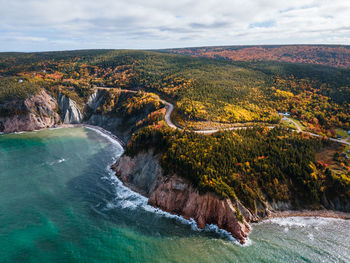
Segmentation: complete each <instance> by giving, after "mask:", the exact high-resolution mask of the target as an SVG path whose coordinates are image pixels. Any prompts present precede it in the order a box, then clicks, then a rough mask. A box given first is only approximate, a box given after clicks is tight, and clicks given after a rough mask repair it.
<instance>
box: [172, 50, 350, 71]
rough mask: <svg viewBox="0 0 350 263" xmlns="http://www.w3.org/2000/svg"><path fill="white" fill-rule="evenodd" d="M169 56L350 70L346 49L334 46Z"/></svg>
mask: <svg viewBox="0 0 350 263" xmlns="http://www.w3.org/2000/svg"><path fill="white" fill-rule="evenodd" d="M166 51H167V52H169V53H176V54H183V55H191V56H195V57H209V58H216V59H225V60H232V61H266V60H270V61H279V62H291V63H305V64H318V65H325V66H331V67H339V68H349V67H350V46H340V45H339V46H335V45H285V46H283V45H277V46H264V45H262V46H222V47H195V48H179V49H168V50H166Z"/></svg>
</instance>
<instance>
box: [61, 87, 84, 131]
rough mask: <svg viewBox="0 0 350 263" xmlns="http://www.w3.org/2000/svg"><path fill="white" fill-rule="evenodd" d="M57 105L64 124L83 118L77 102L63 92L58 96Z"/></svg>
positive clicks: (75, 122) (78, 121)
mask: <svg viewBox="0 0 350 263" xmlns="http://www.w3.org/2000/svg"><path fill="white" fill-rule="evenodd" d="M58 107H59V109H60V112H61V117H62V122H63V123H65V124H69V123H71V124H77V123H81V122H82V120H83V115H82V114H81V112H80V110H79V108H78V106H77V104H76V103H75V101H73V100H72V99H70V98H68V97H67V96H65V95H63V94H59V96H58Z"/></svg>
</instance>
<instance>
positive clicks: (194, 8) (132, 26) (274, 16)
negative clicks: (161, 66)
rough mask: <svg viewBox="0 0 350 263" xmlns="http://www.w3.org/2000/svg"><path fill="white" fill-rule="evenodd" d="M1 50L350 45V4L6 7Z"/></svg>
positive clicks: (270, 0) (63, 1)
mask: <svg viewBox="0 0 350 263" xmlns="http://www.w3.org/2000/svg"><path fill="white" fill-rule="evenodd" d="M0 6H1V8H0V51H49V50H73V49H95V48H98V49H105V48H107V49H159V48H176V47H191V46H192V47H195V46H218V45H261V44H345V45H350V18H349V16H350V0H176V1H174V0H74V1H73V0H0Z"/></svg>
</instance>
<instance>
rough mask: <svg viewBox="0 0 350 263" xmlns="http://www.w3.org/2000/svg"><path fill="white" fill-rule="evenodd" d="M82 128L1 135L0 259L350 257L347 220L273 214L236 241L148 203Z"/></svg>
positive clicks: (103, 144)
mask: <svg viewBox="0 0 350 263" xmlns="http://www.w3.org/2000/svg"><path fill="white" fill-rule="evenodd" d="M121 152H122V150H121V148H120V147H119V146H118V145H116V144H113V143H111V141H109V140H108V139H107V138H105V137H103V136H101V135H100V134H98V133H96V132H95V131H92V130H88V129H83V128H71V129H57V130H45V131H39V132H33V133H23V134H11V135H1V136H0V262H350V222H348V221H344V220H335V219H313V218H289V219H274V220H270V221H268V222H264V223H260V224H257V225H254V226H253V231H252V233H251V234H250V236H249V237H250V240H249V242H248V245H246V246H243V247H242V246H240V245H238V244H237V243H236V242H234V241H233V240H232V238H230V237H229V236H228V235H227V234H225V233H224V232H222V231H221V232H220V231H217V229H216V228H215V227H213V226H211V227H208V228H207V229H206V230H205V231H198V230H197V229H196V227H195V225H194V224H193V223H192V222H189V221H185V220H183V219H181V218H179V217H176V216H170V215H167V214H165V213H162V212H160V211H158V210H156V209H153V208H152V207H149V206H148V205H147V204H146V203H147V200H146V199H145V198H142V197H140V196H139V195H138V194H135V193H133V192H131V191H129V190H128V189H127V188H125V187H123V186H122V185H121V184H120V182H119V181H118V180H117V179H116V178H115V177H114V176H113V175H112V174H111V172H110V170H109V169H108V166H109V164H111V163H112V162H113V161H114V160H115V158H117V157H118V156H119V155H120V154H121Z"/></svg>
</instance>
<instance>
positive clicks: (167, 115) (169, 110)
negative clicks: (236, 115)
mask: <svg viewBox="0 0 350 263" xmlns="http://www.w3.org/2000/svg"><path fill="white" fill-rule="evenodd" d="M97 89H103V90H108V89H115V88H108V87H97ZM120 91H122V92H130V93H137V92H138V91H135V90H127V89H120ZM157 98H159V97H157ZM159 101H160V102H162V103H163V104H164V105H165V108H166V112H165V121H166V123H167V124H168V126H169V127H171V128H173V129H177V130H183V129H182V128H181V127H179V126H177V125H175V124H174V123H173V121H172V120H171V114H172V112H173V111H174V105H173V104H171V103H170V102H167V101H166V100H163V99H161V98H159ZM283 119H285V120H287V121H290V122H291V123H293V124H294V125H295V127H296V128H297V132H299V133H305V134H308V135H310V136H313V137H322V136H321V135H319V134H315V133H311V132H305V131H303V130H302V129H301V127H300V125H299V124H298V123H297V122H295V121H293V120H292V119H289V118H288V117H283ZM251 127H252V126H242V127H230V128H223V129H212V130H196V131H194V132H195V133H201V134H211V133H215V132H218V131H220V130H221V131H223V130H224V131H232V130H240V129H247V128H251ZM274 127H275V126H268V128H269V129H273V128H274ZM329 140H330V141H333V142H338V143H342V144H347V145H349V146H350V142H348V141H346V140H339V139H334V138H329Z"/></svg>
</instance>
